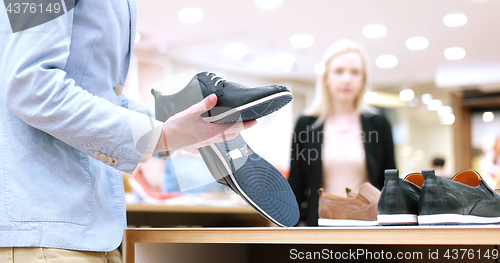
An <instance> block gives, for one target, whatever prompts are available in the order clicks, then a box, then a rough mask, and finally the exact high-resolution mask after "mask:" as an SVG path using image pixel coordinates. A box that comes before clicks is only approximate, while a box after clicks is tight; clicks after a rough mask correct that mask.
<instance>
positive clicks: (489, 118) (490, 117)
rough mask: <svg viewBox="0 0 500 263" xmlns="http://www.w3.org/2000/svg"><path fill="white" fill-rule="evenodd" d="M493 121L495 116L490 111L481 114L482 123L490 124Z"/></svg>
mask: <svg viewBox="0 0 500 263" xmlns="http://www.w3.org/2000/svg"><path fill="white" fill-rule="evenodd" d="M494 119H495V115H494V114H493V112H491V111H485V112H484V113H483V121H484V122H492V121H493V120H494Z"/></svg>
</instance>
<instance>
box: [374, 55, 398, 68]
mask: <svg viewBox="0 0 500 263" xmlns="http://www.w3.org/2000/svg"><path fill="white" fill-rule="evenodd" d="M375 64H377V66H378V67H379V68H393V67H395V66H396V65H397V64H398V58H397V57H396V56H393V55H382V56H379V57H378V58H377V59H376V60H375Z"/></svg>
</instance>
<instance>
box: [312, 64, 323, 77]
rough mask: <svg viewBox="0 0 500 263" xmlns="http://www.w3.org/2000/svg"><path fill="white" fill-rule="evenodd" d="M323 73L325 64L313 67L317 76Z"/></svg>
mask: <svg viewBox="0 0 500 263" xmlns="http://www.w3.org/2000/svg"><path fill="white" fill-rule="evenodd" d="M324 72H325V64H323V63H321V62H320V63H317V64H316V65H314V73H316V74H317V75H321V74H323V73H324Z"/></svg>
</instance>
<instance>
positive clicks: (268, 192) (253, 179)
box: [215, 135, 299, 226]
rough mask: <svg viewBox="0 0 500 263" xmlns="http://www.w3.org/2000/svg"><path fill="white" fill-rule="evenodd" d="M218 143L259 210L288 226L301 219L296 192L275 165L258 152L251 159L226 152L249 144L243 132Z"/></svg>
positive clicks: (237, 179) (236, 176)
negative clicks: (234, 156) (230, 155)
mask: <svg viewBox="0 0 500 263" xmlns="http://www.w3.org/2000/svg"><path fill="white" fill-rule="evenodd" d="M215 145H216V146H217V148H218V149H219V151H220V152H221V153H222V155H223V156H224V158H225V159H226V160H225V161H226V162H227V163H228V164H229V166H230V167H231V170H232V171H233V175H234V177H235V179H236V182H235V183H236V184H238V186H239V187H240V188H241V189H242V191H243V192H244V193H245V194H246V195H247V196H248V198H250V199H251V200H252V201H253V202H254V203H255V205H257V206H258V208H260V209H256V210H257V212H259V213H260V214H261V215H262V216H264V217H266V218H268V219H269V220H270V221H272V222H276V221H277V222H279V223H280V224H282V225H284V226H293V225H295V224H296V223H297V222H298V220H299V208H298V205H297V201H296V198H295V195H294V194H293V191H292V189H291V187H290V184H289V183H288V181H287V180H286V179H285V177H283V175H282V174H281V173H280V172H279V171H278V170H277V169H276V168H275V167H274V166H272V165H271V164H269V163H268V162H267V161H266V160H264V159H262V158H261V157H260V156H259V155H257V154H255V153H253V154H252V155H250V156H249V157H248V158H238V159H235V160H232V159H231V160H230V159H229V157H228V155H227V154H226V153H228V152H230V151H232V150H234V149H241V148H242V147H248V146H247V144H246V142H245V141H244V140H243V137H241V135H240V136H238V137H236V138H235V139H234V140H230V141H225V142H221V143H216V144H215ZM236 193H237V194H239V195H240V196H241V197H242V198H243V199H244V200H245V201H246V202H247V203H249V204H250V205H251V206H252V207H254V209H255V206H254V205H252V204H251V203H250V202H249V201H248V200H246V198H245V197H244V196H243V195H242V194H241V193H238V192H236ZM260 210H262V211H264V212H265V213H266V214H267V215H269V217H271V218H269V217H267V216H266V215H265V214H263V213H262V212H261V211H260Z"/></svg>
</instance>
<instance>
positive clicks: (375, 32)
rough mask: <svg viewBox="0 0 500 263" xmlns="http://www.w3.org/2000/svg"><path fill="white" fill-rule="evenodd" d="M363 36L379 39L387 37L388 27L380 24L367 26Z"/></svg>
mask: <svg viewBox="0 0 500 263" xmlns="http://www.w3.org/2000/svg"><path fill="white" fill-rule="evenodd" d="M363 35H365V37H368V38H379V37H383V36H385V35H387V27H385V26H384V25H380V24H373V25H367V26H365V27H364V28H363Z"/></svg>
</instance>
